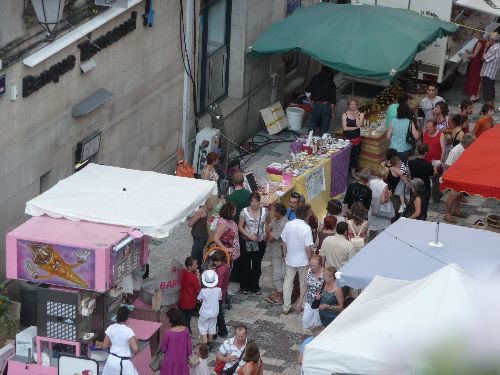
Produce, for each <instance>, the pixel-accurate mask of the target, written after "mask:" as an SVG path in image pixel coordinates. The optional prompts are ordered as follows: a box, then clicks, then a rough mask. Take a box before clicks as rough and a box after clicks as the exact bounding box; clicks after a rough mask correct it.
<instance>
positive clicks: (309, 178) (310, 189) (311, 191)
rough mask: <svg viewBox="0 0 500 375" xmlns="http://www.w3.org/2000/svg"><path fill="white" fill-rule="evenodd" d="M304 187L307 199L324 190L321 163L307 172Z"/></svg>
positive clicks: (323, 173) (323, 172)
mask: <svg viewBox="0 0 500 375" xmlns="http://www.w3.org/2000/svg"><path fill="white" fill-rule="evenodd" d="M306 188H307V198H308V200H309V201H312V200H313V199H314V198H316V197H317V196H318V195H320V194H321V193H322V192H324V191H325V189H326V188H325V167H324V166H323V165H322V166H321V167H318V168H315V169H313V170H312V171H310V172H308V173H307V175H306Z"/></svg>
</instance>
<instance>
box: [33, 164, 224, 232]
mask: <svg viewBox="0 0 500 375" xmlns="http://www.w3.org/2000/svg"><path fill="white" fill-rule="evenodd" d="M212 194H217V185H216V183H215V182H212V181H204V180H197V179H193V178H185V177H176V176H171V175H166V174H161V173H156V172H150V171H138V170H133V169H125V168H118V167H111V166H105V165H98V164H90V165H88V166H87V167H85V168H84V169H82V170H81V171H79V172H77V173H75V174H73V175H71V176H69V177H67V178H65V179H64V180H61V181H59V182H58V183H57V184H56V185H55V186H54V187H52V188H51V189H49V190H47V191H46V192H44V193H43V194H41V195H39V196H38V197H36V198H33V199H32V200H30V201H28V202H27V203H26V213H27V214H29V215H32V216H41V215H44V214H46V215H48V216H51V217H55V218H62V217H64V218H66V219H69V220H85V221H91V222H95V223H104V224H113V225H122V226H127V227H130V228H135V229H139V230H141V231H142V232H143V233H144V234H146V235H149V236H152V237H157V238H162V237H166V236H168V234H169V232H170V231H171V230H172V228H173V227H174V226H176V225H177V224H179V223H180V222H181V221H184V220H185V219H186V217H187V216H188V215H189V214H190V213H192V212H193V210H195V209H196V208H198V207H199V206H200V205H201V204H203V202H204V201H205V200H206V199H207V198H208V197H209V196H210V195H212Z"/></svg>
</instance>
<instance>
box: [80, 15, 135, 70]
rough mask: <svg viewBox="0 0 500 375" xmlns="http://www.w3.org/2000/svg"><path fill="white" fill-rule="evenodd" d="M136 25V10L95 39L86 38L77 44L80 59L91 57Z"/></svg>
mask: <svg viewBox="0 0 500 375" xmlns="http://www.w3.org/2000/svg"><path fill="white" fill-rule="evenodd" d="M136 26H137V12H132V13H130V18H129V19H128V20H126V21H125V22H123V23H121V24H120V25H118V26H116V27H115V28H114V29H113V30H110V31H108V32H107V33H106V34H102V35H101V36H100V37H98V38H97V39H95V40H93V41H90V40H86V41H84V42H82V43H80V44H78V46H77V47H78V49H79V50H80V61H81V62H84V61H87V60H88V59H90V58H92V57H93V56H94V55H95V54H96V53H98V52H100V51H102V50H103V49H104V48H106V47H109V46H110V45H112V44H113V43H115V42H117V41H118V40H120V39H121V38H123V37H124V36H126V35H128V34H129V33H130V32H132V31H134V30H135V29H136Z"/></svg>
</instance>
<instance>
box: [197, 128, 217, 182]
mask: <svg viewBox="0 0 500 375" xmlns="http://www.w3.org/2000/svg"><path fill="white" fill-rule="evenodd" d="M219 139H220V130H219V129H213V128H204V129H201V130H200V131H199V132H198V134H196V145H195V147H194V158H193V167H194V170H195V172H196V173H198V174H200V173H201V171H202V170H203V168H204V167H205V165H206V164H207V154H208V153H209V152H212V151H215V149H216V148H217V147H219Z"/></svg>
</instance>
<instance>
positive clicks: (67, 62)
mask: <svg viewBox="0 0 500 375" xmlns="http://www.w3.org/2000/svg"><path fill="white" fill-rule="evenodd" d="M75 65H76V57H75V56H73V55H69V56H68V57H66V58H65V59H64V60H62V61H60V62H58V63H57V64H54V65H52V66H51V67H50V68H48V69H46V70H44V71H43V72H41V73H40V74H39V75H38V76H32V75H28V76H26V77H24V78H23V98H27V97H28V96H30V95H31V94H33V93H34V92H35V91H38V90H39V89H41V88H42V87H43V86H45V85H46V84H48V83H49V82H54V83H57V82H59V77H60V76H62V75H63V74H65V73H67V72H69V71H70V70H71V69H73V68H74V67H75Z"/></svg>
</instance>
